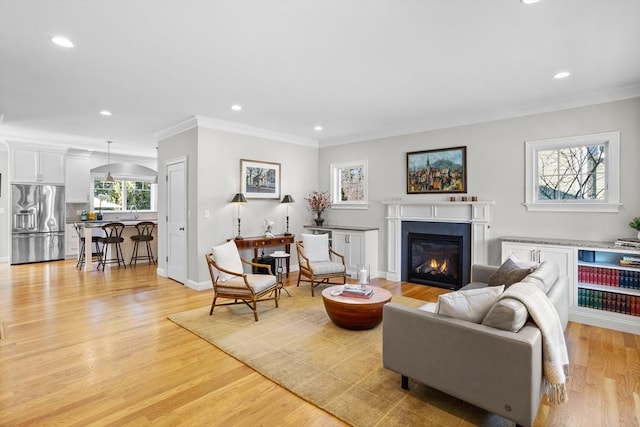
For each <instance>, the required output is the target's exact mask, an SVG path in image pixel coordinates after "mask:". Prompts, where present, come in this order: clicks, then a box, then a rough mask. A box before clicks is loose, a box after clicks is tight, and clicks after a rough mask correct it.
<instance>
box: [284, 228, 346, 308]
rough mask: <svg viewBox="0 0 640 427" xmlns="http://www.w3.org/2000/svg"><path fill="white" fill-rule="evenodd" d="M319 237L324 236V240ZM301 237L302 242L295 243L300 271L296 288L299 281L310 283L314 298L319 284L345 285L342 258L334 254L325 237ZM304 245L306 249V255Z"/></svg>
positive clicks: (344, 267) (344, 268)
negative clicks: (332, 280) (336, 280)
mask: <svg viewBox="0 0 640 427" xmlns="http://www.w3.org/2000/svg"><path fill="white" fill-rule="evenodd" d="M309 236H310V237H309ZM321 236H324V238H322V237H321ZM302 237H303V241H302V242H300V241H298V242H296V251H297V252H298V266H299V269H300V274H299V275H298V283H297V285H296V286H300V282H301V281H302V282H310V283H311V296H314V289H315V287H316V286H318V285H319V284H321V283H325V284H330V285H340V284H342V285H344V284H345V283H347V273H346V271H347V269H346V266H345V264H344V256H343V255H340V254H339V253H337V252H335V251H334V250H333V249H332V248H331V247H330V246H329V241H328V239H327V235H326V234H325V235H311V234H309V235H305V234H303V235H302ZM305 245H306V246H307V249H308V251H307V252H306V253H305ZM303 277H304V279H302V278H303ZM331 279H338V280H339V281H340V283H337V282H331V281H330V280H331Z"/></svg>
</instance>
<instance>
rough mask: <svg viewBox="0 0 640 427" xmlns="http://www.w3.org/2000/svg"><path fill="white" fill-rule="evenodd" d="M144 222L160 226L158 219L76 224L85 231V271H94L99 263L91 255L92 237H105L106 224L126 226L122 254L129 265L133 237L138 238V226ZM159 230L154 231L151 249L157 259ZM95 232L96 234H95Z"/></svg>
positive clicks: (82, 222) (81, 222) (141, 249)
mask: <svg viewBox="0 0 640 427" xmlns="http://www.w3.org/2000/svg"><path fill="white" fill-rule="evenodd" d="M142 221H149V222H153V223H154V224H156V225H158V220H157V219H138V220H132V219H128V220H113V221H105V220H101V221H77V222H75V223H74V224H76V225H78V226H80V227H81V229H82V230H83V231H82V233H83V235H84V241H85V242H86V244H85V247H84V252H85V256H84V260H85V262H84V268H83V270H84V271H91V270H93V269H94V268H95V267H96V265H97V263H96V262H94V261H93V259H92V257H91V255H92V252H93V245H92V243H91V237H92V236H94V235H95V236H100V237H104V236H105V233H104V231H103V230H102V226H103V225H105V224H109V223H111V222H120V223H122V224H124V226H125V227H124V231H123V232H122V237H123V238H124V242H122V243H121V245H120V246H121V247H122V253H123V256H124V260H125V262H126V264H129V261H130V260H131V254H132V253H133V240H131V236H136V235H137V234H138V230H137V229H136V227H135V226H136V224H138V223H140V222H142ZM157 230H158V229H157V228H156V229H155V230H154V232H153V235H154V239H153V240H152V241H151V248H152V250H153V255H154V257H156V258H157V256H158V238H157V235H156V233H157ZM94 232H95V233H94ZM145 250H146V249H145V248H144V247H140V249H139V251H142V252H143V253H144V251H145ZM78 256H80V254H78ZM138 263H141V264H143V263H144V261H142V262H141V261H138Z"/></svg>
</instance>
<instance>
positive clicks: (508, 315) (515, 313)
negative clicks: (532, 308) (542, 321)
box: [482, 298, 529, 332]
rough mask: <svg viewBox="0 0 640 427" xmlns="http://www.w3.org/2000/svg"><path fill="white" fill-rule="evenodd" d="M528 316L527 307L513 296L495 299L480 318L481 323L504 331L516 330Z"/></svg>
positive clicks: (525, 321) (520, 327)
mask: <svg viewBox="0 0 640 427" xmlns="http://www.w3.org/2000/svg"><path fill="white" fill-rule="evenodd" d="M528 318H529V312H528V311H527V308H526V307H525V306H524V304H522V303H521V302H520V301H518V300H516V299H513V298H502V299H501V300H499V301H497V302H496V303H495V304H494V305H493V306H492V307H491V309H490V310H489V312H488V313H487V315H486V316H485V317H484V319H483V320H482V324H483V325H486V326H491V327H492V328H497V329H502V330H505V331H511V332H518V331H519V330H520V329H522V327H523V326H524V324H525V323H527V319H528Z"/></svg>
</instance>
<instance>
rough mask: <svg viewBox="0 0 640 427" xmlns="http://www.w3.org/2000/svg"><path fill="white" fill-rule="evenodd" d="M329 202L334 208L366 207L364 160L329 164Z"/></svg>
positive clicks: (365, 165)
mask: <svg viewBox="0 0 640 427" xmlns="http://www.w3.org/2000/svg"><path fill="white" fill-rule="evenodd" d="M331 202H332V205H333V207H336V208H340V207H345V208H348V207H351V208H360V209H364V208H366V207H367V203H368V188H367V161H366V160H359V161H355V162H341V163H332V164H331Z"/></svg>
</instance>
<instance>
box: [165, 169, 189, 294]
mask: <svg viewBox="0 0 640 427" xmlns="http://www.w3.org/2000/svg"><path fill="white" fill-rule="evenodd" d="M166 167H167V277H169V278H170V279H173V280H175V281H177V282H180V283H182V284H186V282H187V232H186V228H187V180H186V170H187V159H186V158H181V159H176V160H171V161H168V162H167V163H166Z"/></svg>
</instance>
